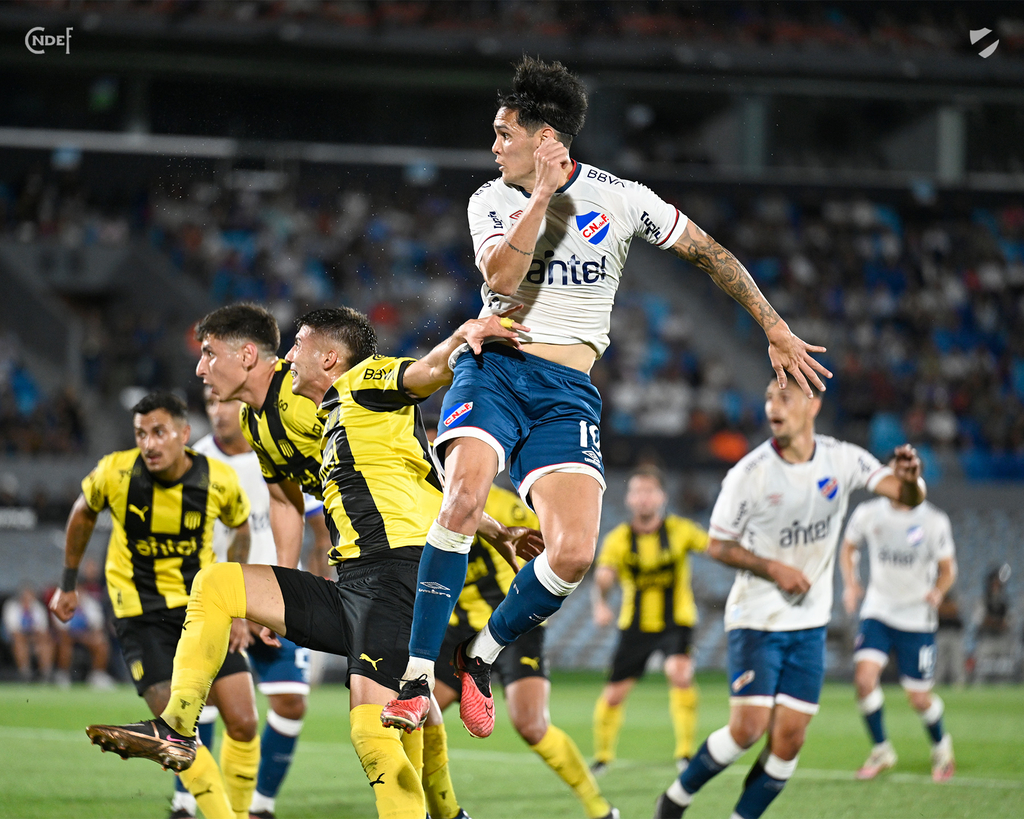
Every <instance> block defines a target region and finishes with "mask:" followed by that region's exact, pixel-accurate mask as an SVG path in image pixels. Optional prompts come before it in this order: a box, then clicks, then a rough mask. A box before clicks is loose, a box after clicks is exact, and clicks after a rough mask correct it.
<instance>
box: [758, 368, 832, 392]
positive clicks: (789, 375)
mask: <svg viewBox="0 0 1024 819" xmlns="http://www.w3.org/2000/svg"><path fill="white" fill-rule="evenodd" d="M773 381H774V382H775V383H776V384H778V383H779V376H778V375H777V374H776V373H775V371H774V370H772V374H771V377H770V378H769V379H768V383H769V384H771V383H772V382H773ZM791 384H792V385H793V386H794V387H796V388H797V390H799V391H800V392H803V389H801V387H800V385H799V384H797V383H796V379H795V378H793V374H792V373H786V386H787V387H789V386H790V385H791ZM807 386H808V387H810V388H811V393H812V394H813V395H814V397H815V398H821V396H822V395H823V394H824V393H822V391H821V390H819V389H818V388H817V387H816V386H815V385H814V382H813V381H811V379H809V378H808V379H807Z"/></svg>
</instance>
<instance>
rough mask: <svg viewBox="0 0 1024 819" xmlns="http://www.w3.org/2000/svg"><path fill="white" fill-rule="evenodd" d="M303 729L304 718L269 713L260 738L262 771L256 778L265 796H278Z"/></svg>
mask: <svg viewBox="0 0 1024 819" xmlns="http://www.w3.org/2000/svg"><path fill="white" fill-rule="evenodd" d="M279 728H283V729H284V730H285V731H286V732H287V733H284V732H282V731H280V730H278V729H279ZM301 729H302V720H297V719H294V720H293V719H285V718H284V717H281V716H278V715H277V714H276V713H275V712H273V711H271V712H270V713H269V714H267V724H266V725H265V726H264V728H263V737H262V739H261V740H260V772H259V775H258V776H257V778H256V790H257V791H259V792H260V793H261V794H262V795H263V796H270V797H274V796H277V792H278V791H279V790H280V789H281V783H282V782H283V781H284V777H285V774H287V773H288V767H289V766H290V765H291V764H292V755H293V754H294V753H295V744H296V743H297V742H298V741H299V731H301Z"/></svg>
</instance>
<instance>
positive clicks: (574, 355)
mask: <svg viewBox="0 0 1024 819" xmlns="http://www.w3.org/2000/svg"><path fill="white" fill-rule="evenodd" d="M523 352H524V353H529V354H530V355H535V356H537V357H538V358H543V359H546V360H548V361H553V362H554V363H555V364H561V365H562V366H563V367H572V368H573V369H574V370H579V371H580V372H582V373H589V372H590V368H591V367H593V366H594V362H595V361H596V360H597V353H595V352H594V348H593V347H590V346H588V345H586V344H544V343H542V342H539V341H531V342H529V343H524V344H523Z"/></svg>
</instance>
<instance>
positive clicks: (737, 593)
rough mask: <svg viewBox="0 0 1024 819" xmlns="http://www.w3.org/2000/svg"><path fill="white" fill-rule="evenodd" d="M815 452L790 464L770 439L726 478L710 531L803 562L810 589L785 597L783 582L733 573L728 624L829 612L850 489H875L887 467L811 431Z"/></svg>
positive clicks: (768, 627) (790, 624) (785, 623)
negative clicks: (802, 593) (807, 459)
mask: <svg viewBox="0 0 1024 819" xmlns="http://www.w3.org/2000/svg"><path fill="white" fill-rule="evenodd" d="M814 444H815V446H814V455H813V456H812V457H811V459H810V460H809V461H807V462H806V463H802V464H791V463H789V462H787V461H785V460H783V458H782V456H781V455H779V453H778V452H776V451H775V448H774V446H773V442H772V441H771V440H768V441H765V442H764V443H763V444H761V445H760V446H759V447H757V448H756V449H754V450H753V451H752V452H750V453H749V454H747V455H746V456H745V457H744V458H743V459H742V460H740V462H739V463H737V464H736V465H735V466H734V467H733V468H732V469H730V470H729V473H728V474H727V475H726V476H725V480H723V481H722V491H721V493H720V494H719V496H718V500H717V501H716V502H715V508H714V510H713V511H712V513H711V525H710V527H709V529H708V530H709V532H710V534H711V537H713V538H716V539H717V540H732V541H736V542H737V543H739V544H740V545H741V546H743V547H744V548H746V549H749V550H750V551H751V552H753V553H754V554H756V555H758V556H759V557H763V558H767V559H769V560H778V561H780V562H782V563H786V564H788V565H790V566H795V567H796V568H798V569H800V570H801V571H802V572H803V573H804V574H805V575H806V576H807V579H808V580H809V581H811V589H810V591H809V592H807V594H806V595H804V596H803V597H802V598H799V599H796V600H787V598H786V596H784V595H783V594H782V592H781V591H780V590H779V587H778V586H776V585H775V584H774V583H773V582H771V581H770V580H764V579H762V578H760V577H757V576H755V575H753V574H751V573H750V572H746V571H741V572H737V573H736V581H735V582H734V583H733V586H732V590H731V591H730V592H729V599H728V600H727V601H726V605H725V628H726V631H729V630H731V629H735V628H749V629H758V630H761V631H795V630H796V629H803V628H816V627H818V626H823V625H825V624H826V623H828V621H829V617H830V616H831V614H832V571H833V566H834V564H835V554H836V545H837V544H838V543H839V533H840V529H841V527H842V525H843V517H844V516H845V515H846V507H847V504H848V503H849V499H850V493H851V492H853V491H854V490H855V489H861V488H863V487H867V488H868V489H871V490H873V489H874V488H875V486H877V485H878V482H879V481H880V480H881V479H882V478H883V477H884V476H885V475H887V474H890V471H889V469H888V468H887V467H884V466H882V465H881V464H880V463H879V462H878V460H877V459H876V458H875V457H874V456H873V455H871V453H869V452H866V451H865V450H863V449H861V448H860V447H859V446H855V445H854V444H850V443H846V442H845V441H837V440H836V439H835V438H830V437H828V436H827V435H815V436H814Z"/></svg>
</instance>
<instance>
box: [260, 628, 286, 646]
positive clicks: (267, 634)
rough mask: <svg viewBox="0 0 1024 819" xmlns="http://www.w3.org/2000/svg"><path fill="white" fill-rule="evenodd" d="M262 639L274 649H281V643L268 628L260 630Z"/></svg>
mask: <svg viewBox="0 0 1024 819" xmlns="http://www.w3.org/2000/svg"><path fill="white" fill-rule="evenodd" d="M260 639H261V640H262V641H263V642H264V643H266V644H267V645H268V646H273V647H274V648H280V647H281V641H280V640H278V639H277V635H276V634H274V632H272V631H271V630H270V629H269V628H267V627H266V626H264V627H263V628H261V629H260Z"/></svg>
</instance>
